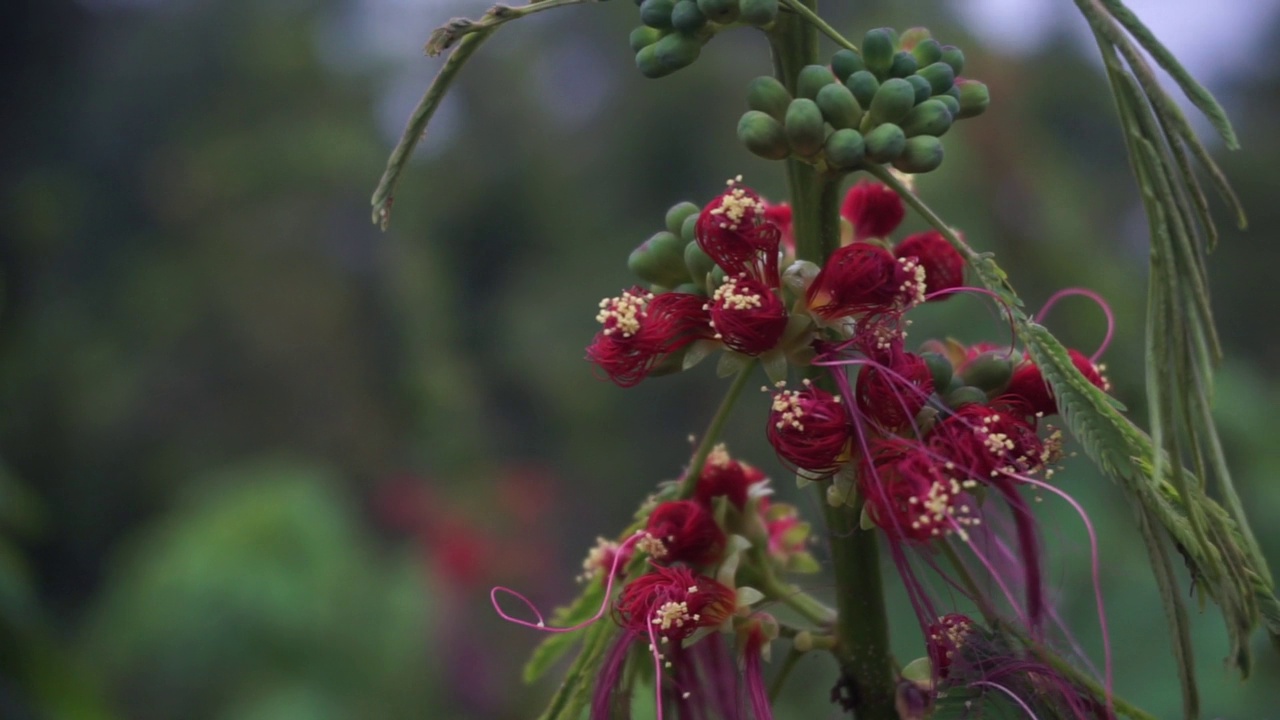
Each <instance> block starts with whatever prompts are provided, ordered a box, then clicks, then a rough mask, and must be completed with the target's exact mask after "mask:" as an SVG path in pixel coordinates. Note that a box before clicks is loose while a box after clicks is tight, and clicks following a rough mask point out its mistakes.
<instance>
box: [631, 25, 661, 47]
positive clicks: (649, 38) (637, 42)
mask: <svg viewBox="0 0 1280 720" xmlns="http://www.w3.org/2000/svg"><path fill="white" fill-rule="evenodd" d="M661 39H662V31H661V30H657V29H655V28H651V27H646V26H644V25H641V26H640V27H638V28H636V29H635V30H632V31H631V38H630V40H631V51H632V52H637V53H638V52H640V51H641V50H643V49H644V48H647V47H649V46H650V45H652V44H654V43H656V42H658V40H661Z"/></svg>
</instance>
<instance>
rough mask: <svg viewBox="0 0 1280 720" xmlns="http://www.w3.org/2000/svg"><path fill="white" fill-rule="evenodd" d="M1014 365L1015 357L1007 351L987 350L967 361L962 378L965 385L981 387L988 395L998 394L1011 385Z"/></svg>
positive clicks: (962, 371) (961, 372)
mask: <svg viewBox="0 0 1280 720" xmlns="http://www.w3.org/2000/svg"><path fill="white" fill-rule="evenodd" d="M1013 365H1014V359H1013V357H1012V356H1011V355H1010V354H1009V353H1007V352H1001V351H995V352H985V353H983V354H981V355H979V356H978V357H976V358H974V359H972V360H970V361H969V362H967V363H965V366H964V368H963V369H961V371H960V379H961V380H963V381H964V384H965V385H972V386H974V387H976V388H981V389H982V390H984V391H985V392H986V393H987V395H988V396H991V395H997V394H999V393H1000V392H1001V391H1003V390H1004V389H1005V388H1007V387H1009V380H1011V379H1012V378H1013Z"/></svg>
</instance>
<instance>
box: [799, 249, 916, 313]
mask: <svg viewBox="0 0 1280 720" xmlns="http://www.w3.org/2000/svg"><path fill="white" fill-rule="evenodd" d="M918 269H919V266H918V264H917V263H915V261H914V260H912V259H911V258H903V259H902V260H896V259H894V257H893V255H891V254H890V253H889V251H888V250H885V249H884V248H882V247H880V246H879V245H872V244H871V243H864V242H855V243H853V244H851V245H846V246H844V247H842V248H839V249H838V250H836V251H835V252H833V253H831V257H829V258H827V264H826V265H825V266H823V268H822V270H821V271H820V272H819V273H818V275H817V277H815V278H814V279H813V284H811V285H810V286H809V290H808V293H807V294H806V300H807V301H808V305H809V309H810V310H812V311H813V312H815V313H817V314H818V315H820V316H821V317H823V318H825V319H827V320H833V319H836V318H841V317H847V316H850V315H857V314H859V313H887V312H891V311H894V310H900V309H902V308H905V307H907V306H909V305H911V304H912V303H914V302H917V301H919V300H920V299H921V298H922V296H923V290H924V283H923V280H924V278H923V273H919V274H917V272H916V270H918Z"/></svg>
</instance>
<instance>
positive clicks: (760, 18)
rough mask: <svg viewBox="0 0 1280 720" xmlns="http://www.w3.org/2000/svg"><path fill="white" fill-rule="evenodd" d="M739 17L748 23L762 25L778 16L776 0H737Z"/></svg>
mask: <svg viewBox="0 0 1280 720" xmlns="http://www.w3.org/2000/svg"><path fill="white" fill-rule="evenodd" d="M738 10H739V13H740V15H739V19H741V20H742V22H744V23H746V24H748V25H755V26H756V27H763V26H765V25H768V24H769V23H771V22H773V21H774V20H776V19H777V17H778V0H739V2H738Z"/></svg>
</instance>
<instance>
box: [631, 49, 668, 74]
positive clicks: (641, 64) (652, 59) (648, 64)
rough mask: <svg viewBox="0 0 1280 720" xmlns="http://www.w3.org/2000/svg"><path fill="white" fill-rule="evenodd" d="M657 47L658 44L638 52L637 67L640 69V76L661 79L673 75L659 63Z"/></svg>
mask: <svg viewBox="0 0 1280 720" xmlns="http://www.w3.org/2000/svg"><path fill="white" fill-rule="evenodd" d="M657 46H658V43H654V44H652V45H646V46H644V47H642V48H640V50H638V51H637V52H636V67H637V68H639V69H640V74H641V75H644V76H645V77H647V78H660V77H663V76H665V75H670V74H671V71H670V70H668V69H666V68H665V67H663V65H662V63H660V62H658V52H657Z"/></svg>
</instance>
